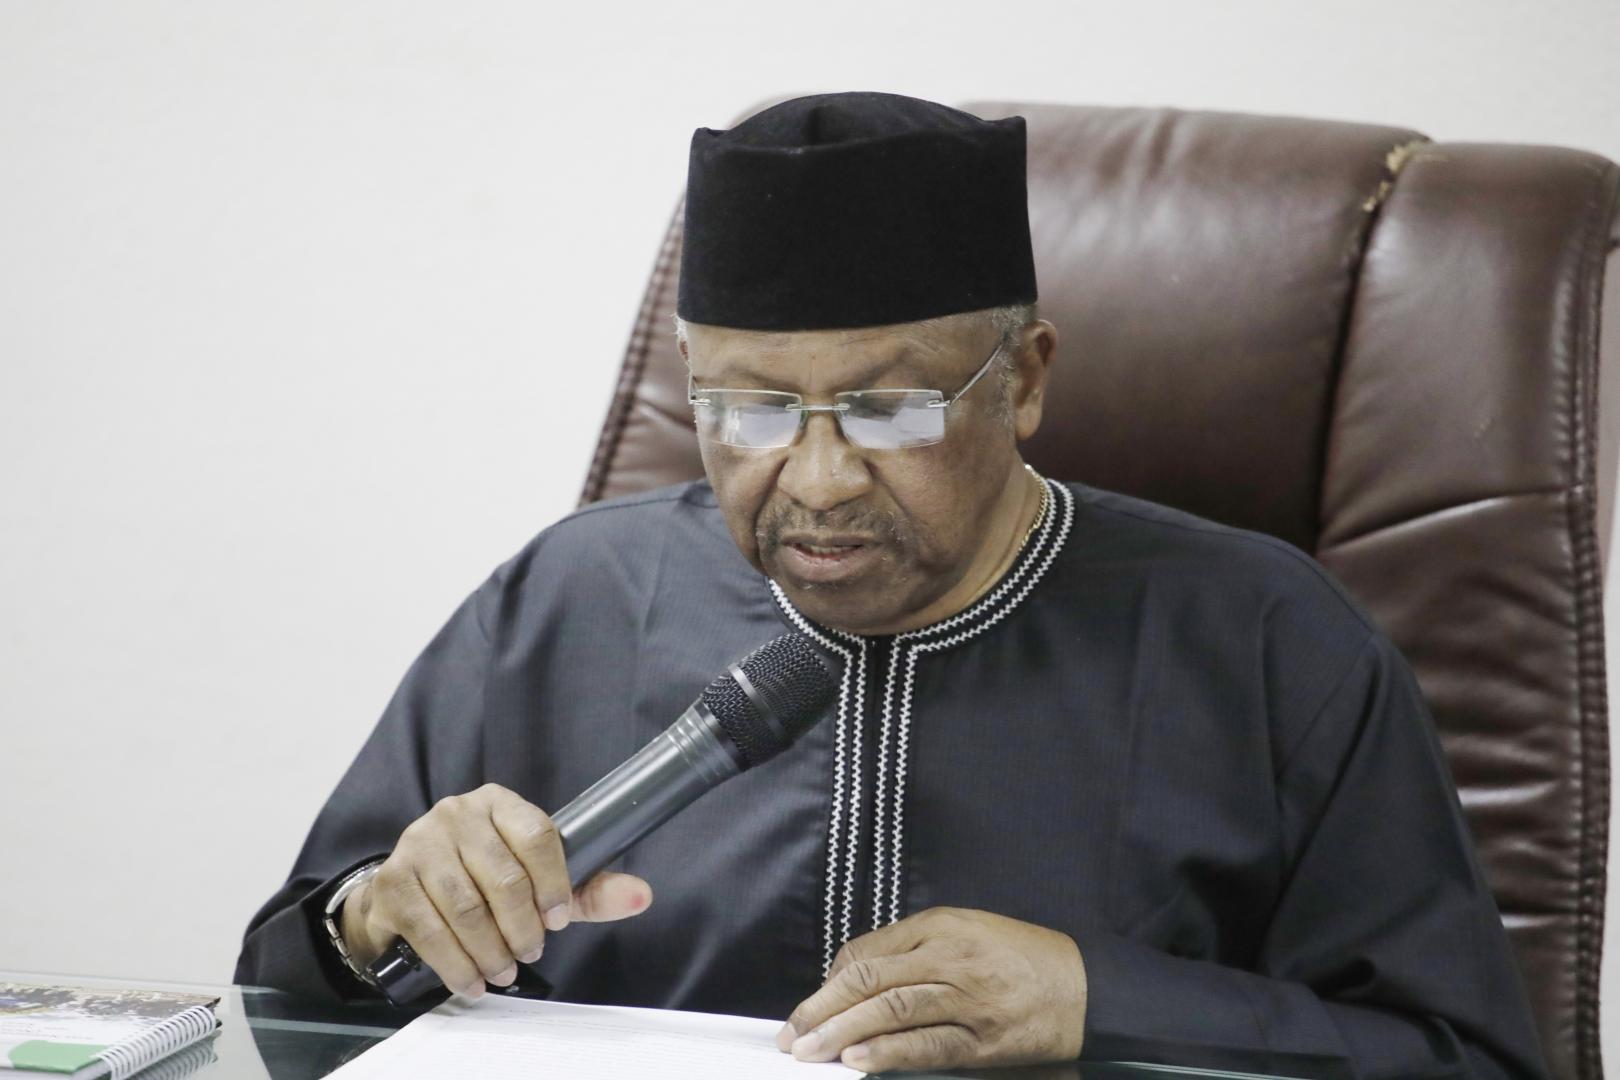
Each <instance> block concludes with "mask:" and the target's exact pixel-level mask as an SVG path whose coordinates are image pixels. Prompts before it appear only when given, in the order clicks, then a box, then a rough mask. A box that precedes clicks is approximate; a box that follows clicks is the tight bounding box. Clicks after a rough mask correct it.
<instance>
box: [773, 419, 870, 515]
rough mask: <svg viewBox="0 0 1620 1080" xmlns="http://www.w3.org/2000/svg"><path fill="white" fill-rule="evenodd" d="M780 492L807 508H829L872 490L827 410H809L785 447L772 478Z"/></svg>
mask: <svg viewBox="0 0 1620 1080" xmlns="http://www.w3.org/2000/svg"><path fill="white" fill-rule="evenodd" d="M776 486H777V487H778V488H780V489H781V491H782V493H783V494H784V495H786V496H788V497H789V498H790V499H792V500H793V501H794V502H796V503H798V504H799V505H800V506H805V507H808V508H809V509H811V510H831V509H832V508H833V507H835V506H838V505H840V504H842V503H846V502H849V501H850V500H851V499H858V498H860V497H861V496H862V495H865V494H866V493H867V492H869V491H871V490H872V473H871V471H870V470H869V469H868V468H867V467H866V462H865V461H864V460H862V458H861V455H860V453H859V451H857V450H856V449H855V447H853V446H851V445H850V444H849V441H848V440H847V439H845V438H844V433H843V432H841V431H840V430H838V421H836V420H835V419H833V416H832V414H830V413H812V414H810V415H809V416H808V417H806V418H805V421H804V428H803V430H801V431H800V432H799V437H798V438H797V439H795V440H794V442H793V445H792V446H790V447H788V456H787V462H786V464H784V465H783V466H782V471H781V473H780V474H778V476H777V478H776Z"/></svg>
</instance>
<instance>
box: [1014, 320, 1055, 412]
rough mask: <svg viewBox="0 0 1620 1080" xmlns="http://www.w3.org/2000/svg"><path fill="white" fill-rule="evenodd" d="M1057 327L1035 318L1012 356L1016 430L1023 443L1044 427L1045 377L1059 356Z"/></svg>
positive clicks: (1049, 373) (1025, 330) (1027, 327)
mask: <svg viewBox="0 0 1620 1080" xmlns="http://www.w3.org/2000/svg"><path fill="white" fill-rule="evenodd" d="M1057 344H1058V332H1057V327H1055V326H1053V325H1052V324H1051V323H1049V322H1047V321H1046V320H1045V319H1036V320H1035V321H1034V322H1032V323H1030V324H1029V325H1028V326H1026V327H1024V333H1023V339H1022V340H1021V342H1020V343H1019V348H1018V352H1017V353H1015V354H1014V356H1013V385H1012V401H1011V403H1010V404H1011V405H1012V415H1013V432H1014V434H1015V435H1016V436H1017V437H1018V441H1019V442H1023V441H1024V440H1025V439H1027V438H1029V437H1030V436H1031V435H1034V434H1035V431H1036V429H1038V428H1039V427H1040V426H1041V411H1042V409H1043V408H1044V407H1045V404H1046V380H1047V378H1048V377H1049V376H1050V375H1051V372H1052V360H1053V358H1054V357H1056V356H1057Z"/></svg>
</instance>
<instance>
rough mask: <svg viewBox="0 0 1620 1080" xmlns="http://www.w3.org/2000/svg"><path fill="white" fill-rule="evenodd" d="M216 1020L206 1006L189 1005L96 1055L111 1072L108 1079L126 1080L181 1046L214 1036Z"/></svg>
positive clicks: (217, 1022) (212, 1012)
mask: <svg viewBox="0 0 1620 1080" xmlns="http://www.w3.org/2000/svg"><path fill="white" fill-rule="evenodd" d="M218 1026H219V1021H218V1020H216V1019H215V1018H214V1011H213V1010H212V1009H210V1008H209V1007H208V1006H206V1005H193V1006H192V1007H191V1008H189V1009H187V1010H186V1011H185V1012H183V1013H179V1014H178V1015H176V1016H171V1017H169V1018H168V1019H167V1020H164V1021H162V1022H161V1023H158V1024H154V1025H153V1026H152V1027H151V1028H149V1029H148V1030H146V1031H143V1032H141V1033H140V1034H139V1035H136V1036H134V1037H133V1038H129V1039H125V1040H123V1041H122V1042H120V1043H117V1044H116V1045H114V1046H109V1047H107V1049H105V1050H103V1051H102V1052H101V1053H99V1054H97V1055H96V1060H98V1061H102V1062H105V1063H106V1065H107V1066H108V1068H109V1069H110V1070H111V1071H110V1072H108V1073H107V1075H108V1076H109V1077H110V1078H111V1080H127V1078H128V1077H131V1076H133V1075H135V1074H136V1073H138V1072H140V1071H141V1070H142V1069H143V1068H145V1067H146V1066H148V1065H150V1064H152V1063H153V1062H154V1061H159V1060H161V1059H162V1058H165V1057H168V1056H169V1055H170V1054H172V1053H174V1052H175V1051H176V1050H179V1049H180V1048H181V1047H184V1046H189V1045H191V1044H192V1043H194V1042H196V1041H197V1040H199V1039H205V1038H207V1037H208V1036H209V1035H212V1034H213V1033H214V1029H215V1028H216V1027H218Z"/></svg>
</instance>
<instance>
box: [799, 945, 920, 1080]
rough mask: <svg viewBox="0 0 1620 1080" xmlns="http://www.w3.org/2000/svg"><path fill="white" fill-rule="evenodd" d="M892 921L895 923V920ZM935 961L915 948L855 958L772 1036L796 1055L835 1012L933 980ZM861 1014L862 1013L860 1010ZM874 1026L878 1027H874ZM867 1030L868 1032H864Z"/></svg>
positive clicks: (835, 1052)
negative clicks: (884, 954) (806, 1040)
mask: <svg viewBox="0 0 1620 1080" xmlns="http://www.w3.org/2000/svg"><path fill="white" fill-rule="evenodd" d="M895 925H899V924H898V923H896V924H895ZM938 970H939V965H938V963H937V962H933V961H930V959H929V958H928V957H927V956H924V955H920V954H919V953H918V952H916V951H912V952H905V953H901V954H900V955H898V956H874V957H871V958H869V959H863V960H855V961H851V962H848V963H846V964H845V965H844V967H843V969H842V970H840V971H838V972H837V973H836V974H834V975H830V976H829V977H828V979H827V981H826V982H825V983H822V985H821V989H819V990H817V991H816V992H815V993H813V994H811V995H810V996H809V997H807V998H805V999H804V1000H803V1001H802V1002H800V1003H799V1007H798V1008H797V1009H794V1010H793V1015H791V1016H789V1017H788V1021H787V1024H786V1025H785V1026H784V1027H783V1028H782V1030H781V1031H780V1032H778V1033H777V1036H776V1045H777V1046H779V1047H780V1048H781V1049H783V1050H787V1049H790V1048H792V1049H793V1052H794V1054H795V1056H798V1055H799V1053H800V1049H801V1048H802V1047H803V1046H808V1045H809V1044H808V1043H804V1040H805V1039H808V1038H809V1037H810V1036H811V1035H812V1034H814V1033H815V1032H816V1030H817V1029H818V1028H821V1027H822V1025H824V1024H826V1023H827V1022H828V1021H829V1020H832V1019H833V1018H834V1017H837V1016H839V1015H840V1014H842V1013H844V1012H845V1011H846V1010H850V1009H854V1008H856V1007H858V1006H860V1005H861V1004H862V1003H864V1002H869V1001H871V1000H875V999H879V998H882V997H883V996H884V995H886V994H894V993H895V992H896V991H899V990H902V989H906V990H909V989H912V988H913V987H914V986H915V984H929V983H934V982H936V980H937V979H938ZM909 1004H911V1000H910V999H909V998H906V997H905V996H904V995H902V999H901V1000H898V1001H897V1000H895V999H894V998H892V997H891V998H889V999H888V1005H889V1006H904V1005H909ZM863 1015H865V1014H863ZM932 1022H934V1021H932V1020H924V1021H917V1022H915V1023H908V1024H905V1025H904V1026H906V1027H913V1026H916V1023H932ZM875 1030H878V1029H875ZM880 1030H884V1031H893V1030H895V1025H894V1024H892V1023H891V1024H890V1025H889V1026H888V1027H886V1028H882V1029H880ZM865 1034H871V1032H865V1033H864V1034H863V1035H862V1036H860V1037H862V1038H864V1037H865ZM855 1041H857V1040H856V1039H846V1040H845V1041H843V1042H840V1043H838V1044H837V1046H836V1047H835V1048H834V1049H833V1051H832V1053H831V1054H829V1055H828V1056H826V1057H823V1058H817V1059H816V1060H818V1061H831V1060H832V1059H833V1058H834V1057H837V1056H838V1051H839V1050H842V1049H843V1048H844V1047H845V1046H847V1045H849V1044H850V1043H851V1042H855Z"/></svg>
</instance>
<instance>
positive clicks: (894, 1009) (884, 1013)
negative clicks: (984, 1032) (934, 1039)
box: [791, 983, 964, 1063]
mask: <svg viewBox="0 0 1620 1080" xmlns="http://www.w3.org/2000/svg"><path fill="white" fill-rule="evenodd" d="M963 1011H964V1005H963V1002H962V1000H961V995H960V994H959V993H957V991H956V988H955V987H953V986H947V985H945V984H943V983H913V984H910V985H904V986H896V987H892V988H890V989H888V990H884V991H882V992H880V993H878V994H876V995H874V996H873V997H870V998H867V999H866V1000H865V1001H862V1002H860V1003H859V1004H857V1005H853V1006H851V1007H850V1008H848V1009H845V1010H843V1011H842V1012H840V1013H838V1014H837V1015H836V1016H834V1017H833V1018H832V1019H830V1020H828V1021H827V1022H826V1023H823V1024H820V1025H818V1026H816V1027H814V1028H812V1029H811V1030H809V1031H807V1032H805V1033H804V1034H803V1035H800V1036H799V1037H798V1038H797V1039H795V1040H794V1042H793V1045H792V1047H791V1049H792V1051H793V1056H794V1057H796V1058H798V1059H799V1060H800V1061H832V1060H834V1059H835V1058H838V1057H839V1056H840V1055H841V1054H842V1053H843V1052H844V1050H845V1049H847V1048H848V1047H851V1046H859V1045H860V1044H862V1043H864V1042H868V1041H869V1040H871V1039H874V1038H876V1037H877V1036H879V1035H888V1034H892V1033H894V1032H904V1031H911V1030H915V1029H919V1028H930V1027H935V1026H938V1025H944V1024H950V1023H951V1022H952V1021H956V1020H958V1019H959V1018H960V1017H961V1015H962V1013H963ZM958 1063H959V1062H958Z"/></svg>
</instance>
